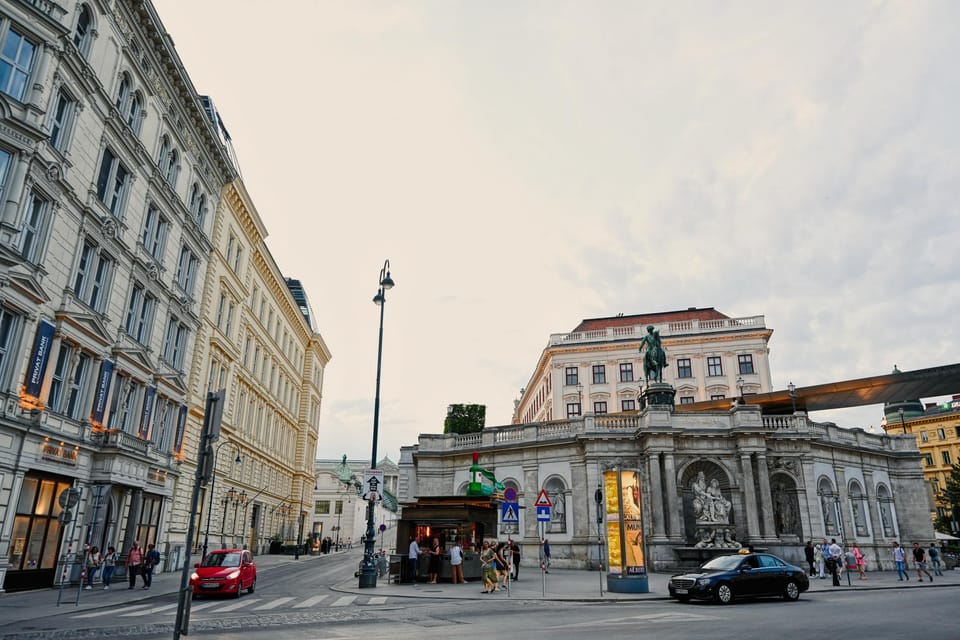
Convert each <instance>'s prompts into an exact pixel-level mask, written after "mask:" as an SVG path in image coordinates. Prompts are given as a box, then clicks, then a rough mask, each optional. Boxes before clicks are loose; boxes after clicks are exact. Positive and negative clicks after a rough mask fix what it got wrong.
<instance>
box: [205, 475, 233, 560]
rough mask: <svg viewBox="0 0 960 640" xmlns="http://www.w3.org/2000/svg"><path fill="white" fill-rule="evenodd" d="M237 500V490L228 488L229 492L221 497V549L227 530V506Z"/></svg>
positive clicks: (223, 545)
mask: <svg viewBox="0 0 960 640" xmlns="http://www.w3.org/2000/svg"><path fill="white" fill-rule="evenodd" d="M236 499H237V490H236V489H235V488H233V487H230V490H229V491H227V493H226V494H224V496H223V500H221V501H220V503H221V505H222V506H223V508H222V509H221V510H220V511H221V512H222V513H223V517H222V518H221V519H220V547H221V548H223V547H225V546H226V544H225V543H224V542H223V534H224V530H225V529H226V528H227V505H228V504H230V503H231V502H233V501H234V500H236ZM204 555H206V554H204Z"/></svg>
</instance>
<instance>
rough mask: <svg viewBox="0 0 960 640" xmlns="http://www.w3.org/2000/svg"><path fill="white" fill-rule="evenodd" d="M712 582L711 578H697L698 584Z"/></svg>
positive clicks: (702, 584)
mask: <svg viewBox="0 0 960 640" xmlns="http://www.w3.org/2000/svg"><path fill="white" fill-rule="evenodd" d="M709 583H710V580H709V579H707V578H697V582H696V586H698V587H703V586H705V585H707V584H709Z"/></svg>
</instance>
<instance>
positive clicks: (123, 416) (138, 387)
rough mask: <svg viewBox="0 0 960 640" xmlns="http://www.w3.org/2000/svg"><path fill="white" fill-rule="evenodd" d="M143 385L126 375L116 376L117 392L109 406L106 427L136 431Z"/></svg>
mask: <svg viewBox="0 0 960 640" xmlns="http://www.w3.org/2000/svg"><path fill="white" fill-rule="evenodd" d="M143 391H144V386H143V385H142V384H140V383H139V382H137V381H136V380H134V379H133V378H130V377H128V376H123V375H120V376H117V392H116V393H114V395H113V399H112V402H111V406H110V419H109V424H108V427H107V428H108V429H117V430H119V431H123V432H125V433H137V431H138V427H139V424H138V422H137V417H138V416H139V415H140V402H141V400H142V398H143Z"/></svg>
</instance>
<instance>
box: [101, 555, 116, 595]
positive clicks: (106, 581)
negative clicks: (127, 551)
mask: <svg viewBox="0 0 960 640" xmlns="http://www.w3.org/2000/svg"><path fill="white" fill-rule="evenodd" d="M117 560H118V556H117V550H116V549H115V548H114V547H107V555H105V556H103V588H104V589H105V590H108V589H110V584H111V583H112V582H113V572H114V571H116V570H117Z"/></svg>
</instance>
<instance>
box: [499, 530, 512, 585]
mask: <svg viewBox="0 0 960 640" xmlns="http://www.w3.org/2000/svg"><path fill="white" fill-rule="evenodd" d="M506 549H507V543H506V542H500V543H497V548H496V560H497V588H496V591H500V590H501V589H506V588H507V578H509V577H510V561H509V560H508V559H507V558H508V557H509V555H508V554H509V551H507V550H506Z"/></svg>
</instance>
